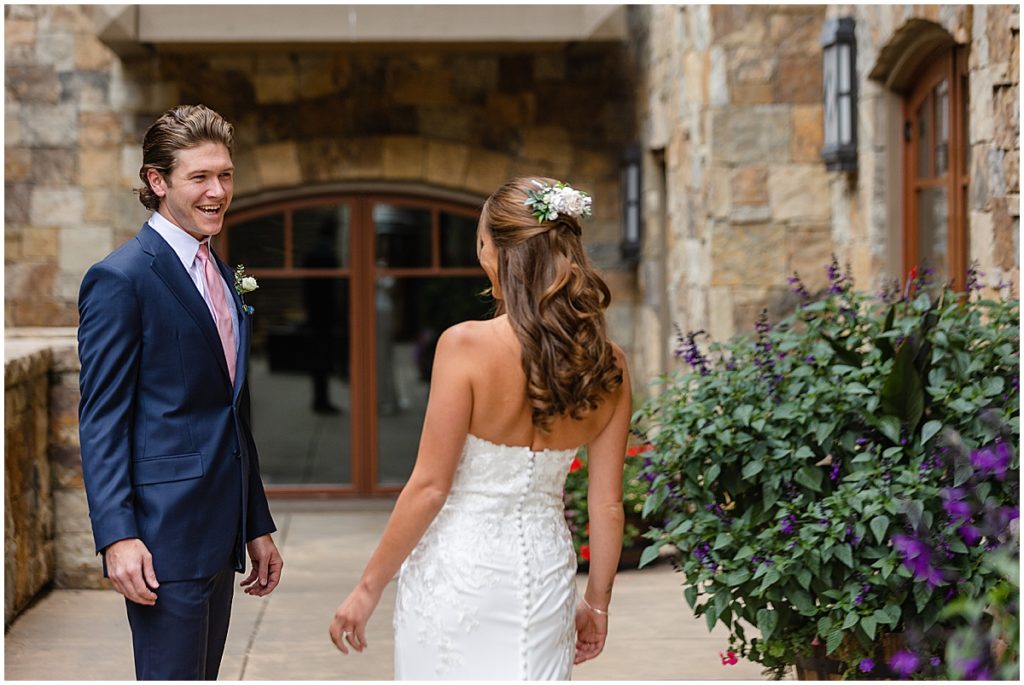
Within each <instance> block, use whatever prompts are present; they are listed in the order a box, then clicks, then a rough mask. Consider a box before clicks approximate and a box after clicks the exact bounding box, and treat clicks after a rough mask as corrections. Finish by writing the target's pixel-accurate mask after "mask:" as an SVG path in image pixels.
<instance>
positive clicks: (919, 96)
mask: <svg viewBox="0 0 1024 685" xmlns="http://www.w3.org/2000/svg"><path fill="white" fill-rule="evenodd" d="M922 63H923V64H924V65H925V66H924V67H922V68H921V69H920V70H919V71H918V74H917V76H916V77H915V78H914V79H913V83H914V87H913V88H912V89H911V90H909V91H908V92H907V94H906V96H905V97H904V99H903V121H904V126H905V127H906V128H905V130H906V132H907V135H906V136H905V137H904V145H903V200H904V202H903V208H904V211H903V231H902V233H903V246H902V248H903V274H902V280H903V282H906V280H907V279H908V278H909V274H910V272H911V270H912V269H914V268H915V267H917V261H918V250H919V247H920V236H919V234H918V219H919V207H918V199H917V198H918V191H919V190H921V189H923V188H928V187H936V186H938V185H941V186H943V187H945V188H946V197H947V202H948V226H947V245H946V269H947V274H948V278H949V279H950V280H951V281H952V284H953V288H955V289H957V290H963V289H964V288H965V287H966V279H967V254H968V228H969V224H968V217H967V190H968V188H969V186H970V175H969V170H968V169H967V168H966V159H967V152H968V148H967V146H968V145H969V144H970V141H969V140H967V131H966V129H967V126H966V123H967V122H966V121H965V120H964V117H965V115H964V112H965V111H966V107H965V103H966V98H967V97H968V96H969V90H968V82H967V50H966V48H962V47H954V48H952V49H950V48H942V49H940V50H937V51H936V52H934V53H932V55H931V56H929V57H928V58H926V59H924V60H923V61H922ZM943 79H946V81H947V82H948V83H949V97H948V108H949V111H948V117H949V149H948V152H947V163H946V166H947V172H946V177H945V179H943V180H939V181H936V180H934V179H931V178H928V179H924V180H922V179H919V178H918V169H917V160H918V155H917V152H918V146H919V145H921V144H922V141H920V140H919V139H918V136H917V135H916V126H917V124H916V120H915V116H916V113H917V110H918V108H919V107H920V106H921V103H922V102H924V100H925V99H926V98H927V97H928V96H929V95H930V94H931V92H932V91H933V90H934V88H935V87H936V86H937V85H938V84H939V83H940V82H941V81H942V80H943ZM935 132H936V127H935V125H934V122H932V124H931V126H930V131H929V134H928V135H929V140H928V141H925V143H924V144H928V145H929V146H930V149H931V151H932V155H931V156H932V162H931V163H932V164H933V165H934V163H935V160H934V150H935V145H934V142H933V141H934V136H935Z"/></svg>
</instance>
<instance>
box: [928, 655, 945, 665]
mask: <svg viewBox="0 0 1024 685" xmlns="http://www.w3.org/2000/svg"><path fill="white" fill-rule="evenodd" d="M928 663H930V664H931V665H932V666H938V665H939V664H941V663H942V659H940V658H939V657H937V656H933V657H932V658H931V659H929V660H928Z"/></svg>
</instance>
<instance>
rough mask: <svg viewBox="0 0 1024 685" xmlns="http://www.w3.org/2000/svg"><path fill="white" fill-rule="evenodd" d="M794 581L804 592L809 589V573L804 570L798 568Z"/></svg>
mask: <svg viewBox="0 0 1024 685" xmlns="http://www.w3.org/2000/svg"><path fill="white" fill-rule="evenodd" d="M796 579H797V582H799V583H800V585H802V586H803V588H804V589H805V590H810V589H811V572H810V571H809V570H808V569H806V568H803V567H801V568H799V569H797V572H796Z"/></svg>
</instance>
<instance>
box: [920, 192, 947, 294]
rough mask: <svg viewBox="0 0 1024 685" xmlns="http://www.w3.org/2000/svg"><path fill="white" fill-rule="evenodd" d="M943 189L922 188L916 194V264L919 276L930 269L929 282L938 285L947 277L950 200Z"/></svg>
mask: <svg viewBox="0 0 1024 685" xmlns="http://www.w3.org/2000/svg"><path fill="white" fill-rule="evenodd" d="M948 195H949V194H948V192H947V191H946V188H945V186H933V187H930V188H922V189H921V190H920V191H918V194H917V235H918V243H917V249H918V265H919V268H920V271H921V273H923V272H924V270H925V269H929V268H930V269H932V270H933V273H932V276H931V278H930V279H929V280H930V281H931V282H932V283H934V284H936V285H941V284H942V283H945V282H946V279H947V278H948V275H947V269H946V263H947V259H946V256H947V253H948V249H947V248H948V245H949V197H948Z"/></svg>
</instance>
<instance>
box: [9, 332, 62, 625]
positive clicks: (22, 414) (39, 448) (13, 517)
mask: <svg viewBox="0 0 1024 685" xmlns="http://www.w3.org/2000/svg"><path fill="white" fill-rule="evenodd" d="M50 362H51V354H50V351H49V350H48V349H42V350H38V351H36V352H34V353H31V354H28V355H25V356H23V357H20V358H18V359H14V360H12V361H8V362H7V364H6V366H5V369H4V624H5V625H7V624H9V623H10V622H11V619H12V618H14V616H16V615H17V613H18V612H19V611H21V609H23V608H24V607H25V606H26V605H27V604H28V602H29V601H30V600H31V599H32V598H33V597H34V596H35V595H36V593H38V592H39V590H41V589H42V588H43V587H44V586H45V585H46V584H47V583H49V582H50V581H51V580H52V579H53V576H54V570H55V566H56V564H55V559H56V548H55V543H54V520H53V504H52V502H53V495H52V489H51V483H50V461H49V456H48V454H47V449H46V446H47V423H48V420H49V416H48V397H47V393H48V390H49V371H50Z"/></svg>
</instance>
